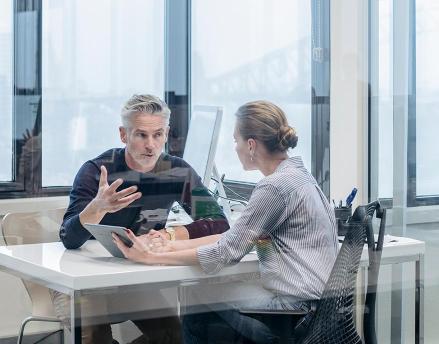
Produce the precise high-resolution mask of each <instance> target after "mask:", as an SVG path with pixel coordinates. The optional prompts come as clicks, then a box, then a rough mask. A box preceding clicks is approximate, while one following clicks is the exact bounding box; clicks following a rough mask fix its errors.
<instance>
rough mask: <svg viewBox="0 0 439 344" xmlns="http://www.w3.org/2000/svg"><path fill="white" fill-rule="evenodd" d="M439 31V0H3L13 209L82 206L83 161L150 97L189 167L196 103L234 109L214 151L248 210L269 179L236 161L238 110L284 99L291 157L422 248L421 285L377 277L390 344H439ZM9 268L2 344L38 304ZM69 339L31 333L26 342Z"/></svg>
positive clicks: (1, 167)
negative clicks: (74, 193) (132, 102)
mask: <svg viewBox="0 0 439 344" xmlns="http://www.w3.org/2000/svg"><path fill="white" fill-rule="evenodd" d="M438 23H439V4H437V2H436V1H433V0H397V1H395V0H332V1H330V0H222V1H216V0H135V1H134V0H133V1H125V0H111V1H110V0H99V1H82V0H2V1H0V113H1V115H0V118H1V123H2V125H1V126H0V137H1V140H0V160H1V161H2V163H1V164H0V216H1V217H3V216H4V215H6V214H8V213H20V212H31V211H46V210H49V209H59V208H65V207H67V205H68V202H69V198H68V195H69V191H70V189H71V186H72V182H73V179H74V177H75V174H76V172H77V171H78V169H79V168H80V166H81V165H82V164H83V163H84V162H85V161H87V160H88V159H91V158H94V157H96V156H97V155H99V154H100V153H101V152H103V151H105V150H106V149H109V148H112V147H122V144H121V142H120V138H119V131H118V127H119V125H120V116H119V114H120V109H121V107H122V105H123V103H124V102H125V101H126V100H127V99H128V98H129V97H130V96H131V95H133V94H142V93H148V94H153V95H156V96H158V97H160V98H161V99H164V100H165V101H166V102H167V103H168V105H169V107H170V109H171V111H172V115H171V123H170V126H171V129H170V134H169V141H168V143H167V145H166V151H167V152H168V153H170V154H172V155H176V156H180V157H181V156H183V154H184V150H185V145H186V138H187V133H188V129H189V124H190V119H191V115H192V113H193V109H194V107H196V106H199V105H204V106H212V107H218V108H221V109H222V122H221V127H220V129H219V132H218V142H217V149H216V152H215V154H214V156H211V157H210V158H211V159H212V161H214V163H215V166H216V168H217V169H218V176H217V177H219V178H220V179H221V178H222V179H223V182H224V185H225V186H226V191H225V196H226V197H227V196H229V197H230V198H235V199H236V197H237V196H236V194H238V195H239V196H240V197H242V198H244V199H248V198H249V195H250V193H251V190H252V189H253V187H254V185H255V183H257V182H258V181H259V180H260V179H261V178H262V177H263V176H262V175H261V174H260V173H258V172H255V171H250V172H248V171H243V170H242V166H241V164H240V162H239V160H238V158H237V157H236V154H235V152H234V143H233V136H232V134H233V127H234V121H235V117H234V113H235V111H236V109H237V108H238V107H239V106H240V105H242V104H244V103H245V102H248V101H252V100H257V99H265V100H269V101H272V102H274V103H275V104H277V105H279V106H280V107H281V108H282V109H283V110H284V111H285V112H286V114H287V117H288V121H289V123H290V124H291V125H292V126H294V127H295V128H296V130H297V132H298V136H299V143H298V146H297V147H296V148H295V149H294V150H292V151H291V152H289V154H290V155H300V156H302V158H303V161H304V164H305V166H306V167H307V169H308V170H309V171H310V172H311V173H312V174H313V176H314V177H315V178H316V180H317V182H318V184H319V186H320V187H321V189H322V191H323V193H324V194H325V195H326V196H327V198H328V200H330V202H331V204H332V202H334V203H335V204H334V205H338V202H339V201H340V200H341V201H343V202H344V201H345V200H346V197H347V195H349V193H350V192H351V190H352V189H353V188H354V187H355V188H357V189H358V192H357V195H356V197H355V199H354V201H353V205H352V208H355V207H357V206H359V205H364V204H367V203H369V202H371V201H374V200H377V199H379V200H380V202H381V205H382V206H383V207H385V208H386V209H387V221H386V228H385V231H386V234H387V235H392V236H395V237H407V238H411V239H416V240H418V241H420V242H422V243H424V245H425V252H422V259H423V263H424V265H423V275H422V274H421V275H422V276H421V277H422V281H421V282H419V281H416V278H413V276H415V269H416V266H415V263H414V262H413V261H407V262H396V263H395V264H387V265H382V266H381V267H380V275H379V280H378V284H377V285H378V298H377V304H376V318H377V323H378V324H377V338H378V342H379V343H436V342H437V338H438V337H439V326H437V316H436V313H437V312H436V310H437V308H438V306H439V301H438V300H439V297H438V296H439V273H438V272H437V269H436V268H435V266H436V262H437V260H438V259H439V226H438V223H439V208H438V206H439V179H438V178H437V172H436V171H437V168H438V167H439V155H438V154H436V153H435V148H436V146H435V145H436V141H437V140H436V132H437V131H438V130H439V121H438V119H437V118H439V117H438V116H437V114H436V113H435V111H436V110H435V109H437V99H438V97H437V96H434V94H435V93H434V92H433V91H435V90H437V91H439V83H438V81H437V80H439V78H438V73H439V72H438V70H437V68H436V67H435V61H436V60H437V58H439V49H438V48H437V44H435V43H436V42H437V37H438V35H439V24H438ZM197 138H198V139H199V140H200V141H199V144H200V145H203V144H205V142H211V137H202V136H201V137H197ZM196 144H198V142H197V143H196ZM195 151H196V150H195ZM195 160H196V159H195ZM26 168H27V172H26V173H24V175H23V174H22V173H21V172H22V171H23V169H25V170H26ZM214 184H215V183H212V185H214ZM213 187H215V185H214V186H213ZM230 190H231V191H230ZM220 202H221V203H222V205H224V204H225V202H224V201H223V200H220ZM238 203H239V202H238ZM233 205H236V202H235V203H233V201H232V209H233ZM236 209H240V206H236ZM238 212H239V211H238ZM234 216H239V215H234ZM375 225H376V223H375ZM0 241H1V245H4V244H5V242H4V239H0ZM385 250H386V247H385V248H384V252H385ZM403 250H404V249H403ZM402 252H403V253H404V251H402ZM1 265H2V262H1V260H0V266H1ZM395 266H396V268H395ZM0 270H2V272H0V344H3V343H12V342H16V340H17V336H18V331H19V328H20V325H21V322H22V321H23V319H25V318H26V317H27V316H30V315H31V310H32V300H31V299H30V298H29V295H28V293H27V290H26V288H25V287H24V285H23V282H22V279H20V278H19V277H17V276H14V275H11V274H10V273H7V272H6V271H3V269H0ZM419 283H420V284H421V287H422V288H423V290H422V291H423V295H422V296H423V307H421V309H420V310H421V314H416V311H415V303H416V295H417V294H416V288H417V287H419ZM164 293H165V294H166V296H167V297H169V298H176V297H178V295H177V293H178V292H177V290H176V289H175V288H174V289H173V288H169V289H167V290H165V291H164ZM398 300H399V301H400V302H398ZM391 309H393V310H396V313H397V316H396V318H395V316H394V313H393V312H392V311H391ZM417 317H420V318H421V320H422V321H421V325H420V326H421V327H422V328H421V329H419V328H418V326H419V325H417V322H416V320H417ZM395 324H396V325H395ZM357 325H358V326H359V327H360V328H361V320H358V319H357ZM58 328H59V324H56V323H55V324H54V323H44V322H41V323H33V324H30V325H29V326H28V327H27V328H26V335H25V340H28V341H27V342H29V343H31V342H35V341H36V340H38V338H41V337H43V336H44V335H46V334H48V333H50V332H51V331H54V330H56V329H58ZM136 331H137V329H136V328H135V327H134V326H133V325H132V324H131V323H122V324H118V325H117V326H116V327H115V328H114V329H113V335H114V336H115V338H117V340H118V341H119V343H125V342H129V341H130V340H132V339H133V338H135V337H136V335H138V332H136ZM65 332H68V331H65ZM419 332H420V333H421V334H420V336H419ZM417 334H418V336H417ZM213 335H214V334H213ZM62 336H64V334H63V335H62ZM66 336H68V335H67V334H66ZM60 338H61V336H57V337H51V338H47V339H45V341H43V342H46V343H58V342H60ZM65 340H66V342H68V338H67V339H65ZM212 340H214V338H212Z"/></svg>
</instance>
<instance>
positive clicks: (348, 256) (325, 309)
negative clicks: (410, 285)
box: [299, 221, 366, 344]
mask: <svg viewBox="0 0 439 344" xmlns="http://www.w3.org/2000/svg"><path fill="white" fill-rule="evenodd" d="M349 227H350V228H349V231H348V233H347V234H346V237H345V240H344V241H343V244H342V247H341V249H340V252H339V254H338V256H337V259H336V261H335V264H334V267H333V269H332V271H331V275H330V276H329V279H328V282H327V283H326V287H325V290H324V291H323V294H322V298H321V301H320V303H319V306H318V307H317V310H316V313H315V316H314V318H313V320H312V321H311V323H310V325H309V327H308V330H307V333H306V334H305V335H304V336H303V337H302V338H301V339H300V340H299V343H301V344H344V343H346V344H357V343H359V344H360V343H362V341H361V338H360V336H359V334H358V332H357V330H356V328H355V324H354V291H355V282H356V276H357V272H358V267H359V264H360V258H361V253H362V252H363V246H364V243H365V240H366V222H364V221H363V222H360V223H351V224H349Z"/></svg>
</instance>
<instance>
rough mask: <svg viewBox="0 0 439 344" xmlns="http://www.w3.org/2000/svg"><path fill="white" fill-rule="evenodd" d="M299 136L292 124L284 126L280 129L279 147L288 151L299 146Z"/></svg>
mask: <svg viewBox="0 0 439 344" xmlns="http://www.w3.org/2000/svg"><path fill="white" fill-rule="evenodd" d="M298 139H299V138H298V137H297V134H296V130H295V129H294V128H292V127H290V126H283V127H281V128H280V130H279V149H280V150H281V151H286V150H287V149H288V148H294V147H296V146H297V141H298Z"/></svg>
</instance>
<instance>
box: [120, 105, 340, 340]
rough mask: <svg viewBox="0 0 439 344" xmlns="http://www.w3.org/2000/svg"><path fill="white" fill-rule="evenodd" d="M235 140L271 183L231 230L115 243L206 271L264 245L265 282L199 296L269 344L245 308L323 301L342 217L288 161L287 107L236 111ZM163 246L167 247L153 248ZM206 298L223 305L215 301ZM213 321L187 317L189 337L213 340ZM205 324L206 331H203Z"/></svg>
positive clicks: (141, 255) (132, 255) (249, 166)
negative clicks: (187, 237)
mask: <svg viewBox="0 0 439 344" xmlns="http://www.w3.org/2000/svg"><path fill="white" fill-rule="evenodd" d="M233 135H234V139H235V143H236V153H237V154H238V157H239V160H240V161H241V163H242V165H243V168H244V170H259V171H261V172H262V174H263V175H264V178H263V179H262V180H261V181H260V182H259V183H257V185H256V187H255V189H254V191H253V193H252V195H251V198H250V200H249V203H248V205H247V206H246V208H245V209H244V211H243V212H242V215H241V217H240V218H239V219H238V220H237V221H236V223H235V224H234V225H233V226H232V228H231V229H229V230H228V231H227V232H225V233H223V234H221V235H214V236H209V237H204V238H199V239H194V240H184V241H173V242H167V241H165V240H164V239H163V237H161V238H157V235H161V234H158V233H153V234H150V235H147V236H144V237H135V236H134V235H133V233H132V232H131V231H128V235H129V237H130V238H131V240H132V241H133V243H134V245H133V246H132V247H131V248H128V247H126V246H124V245H123V243H122V242H121V241H120V240H119V239H118V238H117V237H116V236H114V240H115V242H116V244H117V245H118V247H119V248H120V249H121V251H122V252H123V253H124V255H125V256H126V257H127V258H128V259H131V260H133V261H137V262H143V263H145V264H169V265H200V266H201V268H202V269H203V270H204V271H205V272H206V273H216V272H218V271H219V270H221V269H222V268H223V267H225V266H227V265H232V264H236V263H237V262H239V261H240V260H241V259H242V258H243V257H244V256H245V255H246V254H247V253H249V252H250V251H251V250H252V248H253V247H254V246H256V250H257V254H258V257H259V264H260V273H261V281H258V282H257V283H256V284H255V283H253V284H252V283H248V284H246V283H239V282H237V283H236V284H235V285H232V286H230V285H229V284H228V285H223V286H221V287H220V288H218V290H214V289H215V288H212V287H211V286H209V288H208V290H207V289H206V288H205V289H206V290H204V291H201V292H200V291H197V292H196V293H194V297H195V298H198V301H200V300H201V301H200V302H202V303H205V304H207V306H206V308H205V310H204V311H214V312H216V315H215V318H216V319H217V320H218V319H220V320H222V321H223V322H225V323H226V324H228V325H229V326H230V327H232V328H233V329H234V330H236V331H238V332H239V333H240V334H241V335H243V336H245V337H247V338H249V339H251V340H253V341H255V342H258V341H259V342H263V343H267V342H269V340H270V339H269V336H270V334H269V333H270V331H269V330H268V329H267V328H265V327H264V325H262V324H261V323H259V322H258V321H256V320H254V319H252V318H249V317H245V316H243V315H241V314H240V313H239V312H238V311H237V309H238V308H240V307H246V308H249V307H250V308H251V307H254V308H258V309H261V308H264V309H297V308H298V307H303V306H304V305H305V306H306V304H307V302H309V301H310V300H316V299H319V298H320V296H321V293H322V291H323V288H324V285H325V283H326V281H327V279H328V277H329V274H330V271H331V269H332V266H333V264H334V262H335V259H336V255H337V249H338V244H337V234H336V227H335V219H334V215H333V210H332V208H331V206H330V205H329V203H328V201H327V199H326V197H325V195H324V194H323V192H322V191H321V190H320V188H319V186H318V185H317V182H316V181H315V179H314V178H313V177H312V175H311V174H310V173H309V172H308V171H307V170H306V169H305V167H304V165H303V163H302V160H301V158H300V157H297V156H296V157H291V158H290V157H288V154H287V151H288V149H289V148H294V147H295V146H296V144H297V140H298V138H297V135H296V132H295V130H294V129H293V128H291V127H290V126H289V125H288V123H287V120H286V116H285V114H284V112H283V111H282V110H281V109H280V108H279V107H277V106H276V105H274V104H272V103H270V102H267V101H255V102H250V103H247V104H244V105H243V106H241V107H240V108H239V109H238V111H237V113H236V125H235V130H234V134H233ZM158 239H159V240H158ZM156 244H157V245H158V246H159V247H160V249H159V250H150V249H149V247H150V246H154V245H156ZM158 251H160V252H158ZM215 293H216V296H212V295H215ZM229 293H230V295H229ZM206 294H210V295H211V296H212V298H213V299H214V300H216V301H215V302H209V301H208V300H207V299H208V298H206V297H205V296H206ZM226 295H227V296H230V297H229V298H227V297H226ZM244 295H245V296H246V297H244ZM229 300H233V301H229ZM211 318H212V317H211ZM209 319H210V318H209V317H207V316H205V315H204V316H203V317H202V318H200V319H197V318H196V315H194V316H189V317H185V320H184V331H185V333H184V336H185V340H186V341H187V342H197V341H198V340H200V341H201V342H203V340H206V338H203V336H209V334H208V333H207V332H206V322H208V321H209ZM198 320H200V321H202V326H198V327H197V321H198Z"/></svg>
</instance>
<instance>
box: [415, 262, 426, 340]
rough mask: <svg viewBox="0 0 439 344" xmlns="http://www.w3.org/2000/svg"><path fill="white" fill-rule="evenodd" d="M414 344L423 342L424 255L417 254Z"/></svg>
mask: <svg viewBox="0 0 439 344" xmlns="http://www.w3.org/2000/svg"><path fill="white" fill-rule="evenodd" d="M415 274H416V276H415V278H416V279H415V281H416V292H415V344H424V255H422V254H421V255H419V260H417V261H416V267H415Z"/></svg>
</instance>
